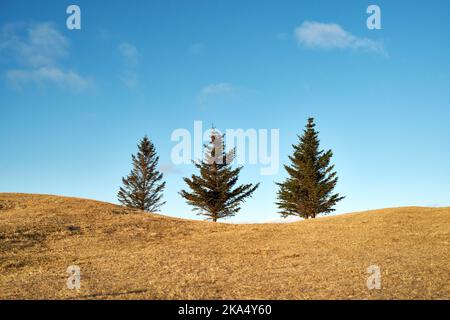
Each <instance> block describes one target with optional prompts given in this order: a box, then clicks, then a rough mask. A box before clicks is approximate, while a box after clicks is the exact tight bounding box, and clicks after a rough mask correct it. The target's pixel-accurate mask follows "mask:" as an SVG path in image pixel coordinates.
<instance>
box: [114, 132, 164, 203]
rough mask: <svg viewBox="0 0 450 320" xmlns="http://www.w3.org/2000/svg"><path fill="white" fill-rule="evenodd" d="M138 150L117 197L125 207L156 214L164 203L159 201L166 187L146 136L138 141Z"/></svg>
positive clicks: (153, 147)
mask: <svg viewBox="0 0 450 320" xmlns="http://www.w3.org/2000/svg"><path fill="white" fill-rule="evenodd" d="M138 148H139V150H138V153H137V154H136V155H131V158H132V162H133V169H132V170H131V172H130V174H129V175H128V176H127V177H126V178H122V183H123V187H121V188H120V190H119V192H118V194H117V197H118V199H119V201H120V202H121V203H122V204H124V205H125V206H127V207H130V208H135V209H140V210H144V211H148V212H156V211H158V210H159V209H160V207H161V206H162V205H163V204H164V203H165V202H162V201H161V199H162V192H163V189H164V187H165V186H166V183H165V182H162V178H163V174H162V173H161V172H159V171H158V170H157V166H158V161H159V157H158V156H157V155H156V150H155V146H154V145H153V143H152V142H151V141H150V140H149V139H148V137H147V136H145V137H144V138H143V139H142V140H140V141H139V144H138Z"/></svg>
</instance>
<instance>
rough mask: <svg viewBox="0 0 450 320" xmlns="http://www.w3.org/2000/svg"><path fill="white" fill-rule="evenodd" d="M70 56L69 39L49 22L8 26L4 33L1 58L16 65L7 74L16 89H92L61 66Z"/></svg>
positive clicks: (0, 49) (79, 76)
mask: <svg viewBox="0 0 450 320" xmlns="http://www.w3.org/2000/svg"><path fill="white" fill-rule="evenodd" d="M68 55H69V41H68V39H67V38H66V37H65V36H64V35H62V34H61V33H60V32H59V31H58V30H57V29H56V28H55V27H54V26H53V24H51V23H49V22H45V23H38V24H32V25H19V24H9V25H5V26H3V28H2V30H1V34H0V56H1V57H2V60H3V61H7V62H8V61H10V60H14V61H15V62H16V63H17V68H16V69H11V70H8V71H6V80H7V81H8V82H9V83H10V84H12V85H13V86H14V87H22V86H24V85H27V84H38V85H40V86H44V85H46V84H56V85H58V86H60V87H62V88H69V89H71V90H76V91H80V90H84V89H87V88H89V87H90V86H91V85H92V84H93V81H92V80H90V79H87V78H85V77H83V76H81V75H80V74H78V73H77V72H76V71H66V70H64V69H63V68H61V67H60V66H59V62H60V61H61V60H62V59H63V58H65V57H67V56H68Z"/></svg>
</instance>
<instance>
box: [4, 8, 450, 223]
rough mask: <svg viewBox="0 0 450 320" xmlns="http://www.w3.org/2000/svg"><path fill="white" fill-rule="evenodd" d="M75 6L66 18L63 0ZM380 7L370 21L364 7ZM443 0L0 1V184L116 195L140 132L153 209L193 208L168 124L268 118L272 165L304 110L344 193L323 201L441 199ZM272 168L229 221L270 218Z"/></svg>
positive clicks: (263, 121) (244, 124)
mask: <svg viewBox="0 0 450 320" xmlns="http://www.w3.org/2000/svg"><path fill="white" fill-rule="evenodd" d="M70 4H77V5H79V6H80V8H81V30H68V29H67V28H66V19H67V17H68V15H67V14H66V8H67V6H68V5H70ZM370 4H376V5H378V6H379V7H380V8H381V23H382V29H381V30H369V29H368V28H367V27H366V19H367V17H368V14H367V13H366V8H367V6H368V5H370ZM449 12H450V3H449V2H448V1H374V2H372V1H371V2H368V1H250V0H248V1H232V0H228V1H76V2H68V1H33V2H31V1H5V0H0V28H1V29H0V97H1V99H0V192H27V193H50V194H60V195H66V196H76V197H83V198H92V199H98V200H103V201H109V202H117V200H116V193H117V190H118V188H119V186H120V183H121V177H122V176H124V175H126V174H128V172H129V170H130V164H131V163H130V155H131V153H134V152H135V151H136V144H137V141H138V140H139V139H140V138H141V137H142V136H143V135H145V134H147V135H148V136H149V137H150V139H151V140H152V141H153V142H154V144H155V146H156V148H157V150H158V152H159V154H160V162H161V165H162V166H163V167H164V168H165V171H166V175H165V177H166V180H167V188H166V190H165V195H164V198H165V200H166V201H167V204H166V205H165V206H164V207H163V208H162V213H163V214H167V215H171V216H179V217H184V218H194V219H201V217H198V216H196V215H195V214H194V213H192V211H191V208H190V207H189V206H188V205H186V204H185V202H184V200H183V199H182V198H181V197H180V196H179V195H178V191H179V190H180V189H181V188H183V187H184V182H183V181H182V177H183V176H187V175H190V174H191V173H192V172H194V168H193V166H192V165H179V166H173V164H172V163H171V158H170V153H171V149H172V148H173V147H174V146H175V144H176V142H173V141H171V139H170V137H171V133H172V132H173V130H175V129H177V128H186V129H188V130H190V131H192V130H193V123H194V121H195V120H201V121H203V124H204V127H205V128H204V129H207V127H208V126H210V125H211V124H212V123H214V125H215V126H216V127H217V128H219V129H222V130H224V129H227V128H232V129H233V128H235V129H237V128H242V129H249V128H255V129H269V130H270V129H279V130H280V162H281V163H286V162H287V157H288V155H289V153H290V152H291V151H292V148H291V144H292V143H295V142H296V139H297V138H296V135H297V134H298V133H300V132H301V131H302V129H303V127H304V125H305V122H306V119H307V118H308V117H309V116H313V117H315V119H316V123H317V127H318V130H319V131H320V139H321V143H322V147H323V148H331V149H333V152H334V159H333V162H334V163H335V165H336V170H337V171H338V175H339V177H340V180H339V183H338V186H337V191H338V192H340V193H341V194H344V195H346V198H345V199H344V200H343V201H342V202H340V203H339V204H338V205H337V206H336V213H344V212H349V211H359V210H366V209H373V208H384V207H396V206H406V205H421V206H449V205H450V197H449V194H450V183H449V181H450V166H449V163H450V148H449V138H450V126H449V120H450V90H449V89H450V62H449V56H450V42H449V41H448V37H449V31H450V16H449ZM285 176H286V174H285V172H284V170H283V169H282V168H281V167H280V170H279V172H278V174H276V175H271V176H262V175H260V166H259V165H247V166H246V167H245V168H244V169H243V170H242V175H241V182H243V183H244V182H256V181H259V182H261V187H260V188H259V189H258V190H257V191H256V192H255V194H254V197H253V198H251V199H250V200H248V201H247V202H246V204H244V205H243V208H242V210H241V211H240V212H239V213H238V214H237V216H236V217H235V218H233V219H231V220H230V221H235V222H242V221H266V220H271V219H276V218H278V215H277V214H276V212H277V208H276V206H275V204H274V202H275V200H276V197H275V194H276V190H277V188H276V185H275V183H274V182H276V181H281V180H283V179H284V178H285Z"/></svg>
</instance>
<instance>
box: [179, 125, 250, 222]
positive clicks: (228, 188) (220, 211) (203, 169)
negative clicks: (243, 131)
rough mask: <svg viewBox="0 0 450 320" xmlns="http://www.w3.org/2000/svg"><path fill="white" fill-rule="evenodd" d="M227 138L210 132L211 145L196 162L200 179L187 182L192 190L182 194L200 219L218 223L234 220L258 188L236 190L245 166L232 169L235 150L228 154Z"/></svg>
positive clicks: (195, 178) (238, 188) (215, 132)
mask: <svg viewBox="0 0 450 320" xmlns="http://www.w3.org/2000/svg"><path fill="white" fill-rule="evenodd" d="M223 138H224V135H220V134H218V132H217V131H216V130H215V129H214V128H213V129H212V130H211V141H210V143H209V144H208V145H205V146H204V147H205V157H204V160H203V161H194V165H195V166H196V167H197V168H198V169H199V171H200V175H192V176H191V178H184V181H185V182H186V184H187V185H188V186H189V188H190V189H191V190H192V191H191V192H188V191H185V190H182V191H181V192H180V195H181V196H182V197H183V198H185V199H186V201H187V203H188V204H189V205H191V206H194V210H195V211H197V212H198V214H199V215H203V216H206V217H207V219H208V220H212V221H213V222H216V221H217V220H218V219H221V218H225V217H232V216H234V215H235V214H236V213H237V212H238V211H239V210H240V209H241V208H240V205H241V204H242V203H243V202H245V199H246V198H248V197H250V196H251V195H252V193H253V192H254V191H255V190H256V189H257V188H258V186H259V183H257V184H243V185H240V186H237V187H235V188H234V186H235V184H236V183H237V181H238V178H239V173H240V171H241V169H242V166H240V167H237V168H235V169H232V168H231V162H232V161H233V160H234V157H235V148H234V149H232V150H230V151H228V152H225V143H224V139H223Z"/></svg>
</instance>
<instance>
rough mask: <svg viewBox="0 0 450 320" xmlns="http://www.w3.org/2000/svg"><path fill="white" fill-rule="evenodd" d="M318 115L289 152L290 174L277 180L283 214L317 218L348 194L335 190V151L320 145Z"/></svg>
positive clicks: (279, 202)
mask: <svg viewBox="0 0 450 320" xmlns="http://www.w3.org/2000/svg"><path fill="white" fill-rule="evenodd" d="M314 127H315V124H314V118H309V119H308V123H307V125H306V128H305V130H304V131H303V135H302V136H298V137H299V142H298V144H297V145H293V148H294V153H293V155H292V156H289V159H290V161H291V165H290V166H288V165H285V166H284V168H285V169H286V171H287V173H288V175H289V176H288V178H287V179H286V180H285V181H284V182H282V183H277V185H278V186H279V191H278V202H277V203H276V204H277V205H278V207H279V208H280V210H281V211H280V214H281V215H282V216H283V217H287V216H290V215H294V216H300V217H302V218H305V219H308V218H315V217H316V216H317V215H318V214H320V213H325V214H326V213H329V212H332V211H334V210H335V209H333V206H334V205H335V204H336V203H337V202H338V201H340V200H342V199H343V198H344V197H341V196H339V194H338V193H336V194H333V189H334V187H335V186H336V183H337V181H338V178H337V176H336V172H335V171H333V169H334V165H330V161H331V157H332V156H333V153H332V151H331V150H328V151H326V152H324V150H320V149H319V138H318V132H317V131H316V130H315V128H314Z"/></svg>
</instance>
